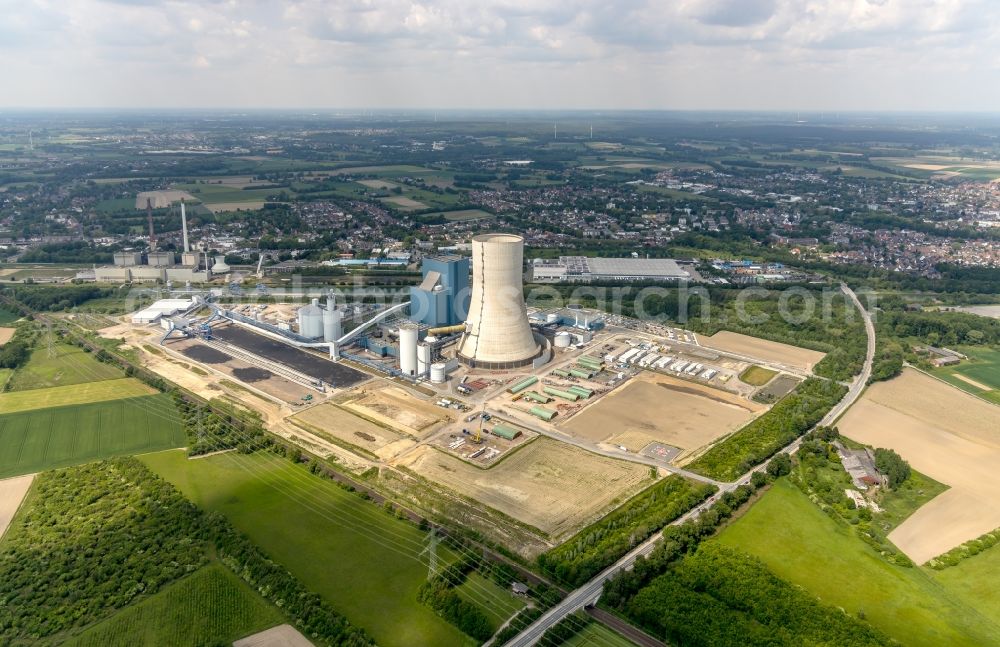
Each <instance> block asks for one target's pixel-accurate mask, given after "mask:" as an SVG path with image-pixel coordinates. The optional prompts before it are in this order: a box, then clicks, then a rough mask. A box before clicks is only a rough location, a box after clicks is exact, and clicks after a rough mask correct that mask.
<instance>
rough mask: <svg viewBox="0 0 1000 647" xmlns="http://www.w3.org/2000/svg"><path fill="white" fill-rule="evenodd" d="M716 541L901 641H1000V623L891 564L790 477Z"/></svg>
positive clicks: (917, 571)
mask: <svg viewBox="0 0 1000 647" xmlns="http://www.w3.org/2000/svg"><path fill="white" fill-rule="evenodd" d="M717 541H720V542H722V543H723V544H726V545H728V546H731V547H733V548H736V549H739V550H742V551H745V552H748V553H750V554H753V555H756V556H757V557H759V558H760V559H761V560H763V561H764V563H766V564H767V566H768V567H769V568H770V569H771V570H772V571H774V573H775V574H776V575H778V576H779V577H781V578H783V579H785V580H787V581H789V582H791V583H793V584H796V585H798V586H801V587H803V588H804V589H806V590H807V591H809V592H810V593H812V594H814V595H816V596H817V597H819V598H820V600H821V601H822V602H824V603H826V604H832V605H834V606H838V607H841V608H843V609H844V610H845V611H846V612H847V613H850V614H857V613H859V612H863V613H864V615H865V617H866V619H867V620H868V621H869V622H871V623H872V624H873V625H874V626H876V627H877V628H879V629H881V630H882V631H884V632H886V633H888V634H889V635H890V636H892V637H893V638H895V639H897V640H899V641H900V642H901V643H903V644H904V645H934V646H939V645H970V646H971V645H979V646H981V645H997V644H1000V625H998V624H996V622H994V621H992V620H991V619H990V618H988V617H986V616H985V615H983V614H982V613H980V612H978V611H977V610H975V609H973V608H971V607H970V606H968V605H967V604H966V603H965V600H963V599H962V598H961V597H959V596H958V595H956V594H955V593H953V592H952V591H950V590H948V589H946V588H945V587H943V586H941V585H940V584H939V583H938V581H937V576H936V575H931V574H929V572H928V571H925V570H923V569H921V568H918V567H912V568H905V567H902V566H896V565H894V564H890V563H888V562H887V561H886V560H885V559H883V558H882V557H880V556H879V555H878V554H877V553H875V551H874V550H873V549H872V548H870V547H869V546H868V545H867V544H865V543H864V542H862V541H861V540H860V539H858V538H856V537H855V536H854V535H853V534H852V533H851V532H850V531H849V529H847V528H845V527H843V526H841V525H839V524H838V523H837V522H836V521H834V520H833V519H832V518H831V517H829V516H827V515H826V514H824V513H823V512H822V511H820V510H819V508H817V507H816V505H814V504H813V503H812V502H811V501H810V500H809V499H808V498H807V497H806V496H805V495H804V494H803V493H802V492H801V491H800V490H799V489H798V488H796V487H795V486H794V485H793V484H792V483H790V482H789V481H788V480H787V479H779V480H778V481H777V482H775V484H774V486H773V487H772V488H771V490H770V491H768V492H767V493H766V494H765V495H764V497H763V498H761V499H760V501H758V502H757V503H756V504H754V506H753V507H752V508H750V510H749V511H748V512H747V513H746V514H745V515H744V516H743V517H741V518H740V519H738V520H737V521H735V522H734V523H732V524H731V525H730V526H728V527H727V528H725V529H724V530H723V531H722V533H721V534H720V535H719V538H718V540H717ZM942 574H943V572H942ZM992 575H993V577H995V571H994V572H993V573H992ZM995 600H996V598H993V601H994V604H995Z"/></svg>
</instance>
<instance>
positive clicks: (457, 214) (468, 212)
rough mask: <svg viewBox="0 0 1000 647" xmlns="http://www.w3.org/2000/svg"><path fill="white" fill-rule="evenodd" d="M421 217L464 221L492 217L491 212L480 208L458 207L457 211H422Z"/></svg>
mask: <svg viewBox="0 0 1000 647" xmlns="http://www.w3.org/2000/svg"><path fill="white" fill-rule="evenodd" d="M419 217H420V218H422V219H430V218H440V217H443V218H444V219H445V220H448V221H451V222H464V221H467V220H485V219H488V218H493V214H492V213H490V212H488V211H483V210H482V209H459V210H458V211H435V212H434V213H422V214H420V216H419Z"/></svg>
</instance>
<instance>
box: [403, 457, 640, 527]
mask: <svg viewBox="0 0 1000 647" xmlns="http://www.w3.org/2000/svg"><path fill="white" fill-rule="evenodd" d="M400 464H401V466H403V467H407V468H409V469H411V470H413V471H414V472H416V473H418V474H420V475H421V476H423V477H425V478H428V479H430V480H432V481H435V482H437V483H441V484H442V485H445V486H447V487H449V488H451V489H452V490H454V491H455V492H458V493H460V494H462V495H465V496H468V497H472V498H474V499H476V500H477V501H479V502H480V503H482V504H485V505H487V506H489V507H491V508H494V509H495V510H499V511H500V512H502V513H504V514H506V515H509V516H511V517H513V518H515V519H517V520H518V521H521V522H523V523H526V524H528V525H530V526H534V527H535V528H538V529H539V530H541V531H542V532H544V533H547V534H548V535H549V536H550V537H551V538H553V539H556V538H559V537H563V536H565V535H567V534H570V533H573V532H575V531H577V530H579V529H580V528H582V527H583V526H585V525H587V524H588V523H590V522H592V521H593V520H594V519H595V518H596V517H597V516H598V515H599V514H600V513H602V512H603V511H604V510H606V509H607V508H608V506H610V505H611V504H612V503H614V502H621V501H624V500H625V499H627V498H629V497H630V496H632V495H633V494H635V493H636V492H638V491H639V490H640V489H642V488H643V487H645V486H647V485H649V483H650V481H649V467H647V466H645V465H639V464H636V463H628V462H626V461H620V460H616V459H614V458H607V457H605V456H598V455H597V454H591V453H590V452H587V451H585V450H583V449H579V448H577V447H573V446H572V445H567V444H565V443H561V442H559V441H556V440H551V439H548V438H539V439H538V440H536V441H534V442H532V443H531V444H529V445H525V446H524V447H522V448H521V449H519V450H517V451H516V452H514V453H513V454H511V455H510V456H509V457H508V458H506V459H505V460H503V461H502V462H500V463H498V464H497V465H496V466H495V467H492V468H491V469H488V470H484V469H481V468H478V467H474V466H472V465H469V464H468V463H466V462H464V461H462V460H460V459H458V458H454V457H452V456H449V455H447V454H445V453H444V452H440V451H438V450H436V449H434V448H432V447H428V446H422V447H419V448H417V449H416V450H414V451H413V452H411V453H409V454H407V455H406V457H405V458H404V459H403V460H402V461H401V463H400Z"/></svg>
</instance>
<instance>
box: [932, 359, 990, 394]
mask: <svg viewBox="0 0 1000 647" xmlns="http://www.w3.org/2000/svg"><path fill="white" fill-rule="evenodd" d="M959 351H960V352H962V353H964V354H965V355H967V356H968V358H969V360H968V361H962V363H960V364H957V365H955V366H945V367H942V368H938V369H934V370H933V371H932V372H931V374H932V375H934V376H935V377H939V378H941V379H942V380H944V381H946V382H948V383H949V384H954V385H955V386H957V387H958V388H960V389H962V390H963V391H967V392H969V393H972V394H975V395H978V396H980V397H983V398H986V399H987V400H990V401H991V402H995V403H997V404H1000V350H994V349H991V348H977V347H962V348H960V349H959ZM958 375H963V376H965V377H967V378H969V379H970V380H972V381H974V382H978V383H979V384H982V385H983V386H985V387H988V388H985V389H982V388H979V387H978V386H976V385H974V384H970V383H969V382H967V381H965V380H963V379H961V378H959V377H957V376H958Z"/></svg>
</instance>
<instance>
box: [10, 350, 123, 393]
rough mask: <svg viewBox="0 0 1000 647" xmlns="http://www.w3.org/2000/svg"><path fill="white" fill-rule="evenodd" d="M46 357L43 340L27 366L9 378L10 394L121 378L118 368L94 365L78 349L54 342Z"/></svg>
mask: <svg viewBox="0 0 1000 647" xmlns="http://www.w3.org/2000/svg"><path fill="white" fill-rule="evenodd" d="M52 350H53V352H52V353H51V354H50V353H49V349H48V348H47V347H46V345H45V343H44V340H43V342H42V344H41V347H40V348H37V349H35V350H34V351H33V352H32V353H31V359H29V360H28V363H27V364H25V365H24V366H22V367H21V368H19V369H17V371H16V372H15V374H14V377H13V378H12V379H11V391H27V390H30V389H44V388H48V387H53V386H64V385H68V384H86V383H88V382H97V381H100V380H111V379H115V378H121V377H124V373H122V372H121V371H120V370H119V369H117V368H116V367H114V366H111V365H110V364H104V363H103V362H98V361H97V360H96V359H94V357H93V356H92V355H91V354H90V353H87V352H84V350H83V349H82V348H79V347H77V346H71V345H69V344H60V343H56V344H53V346H52Z"/></svg>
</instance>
